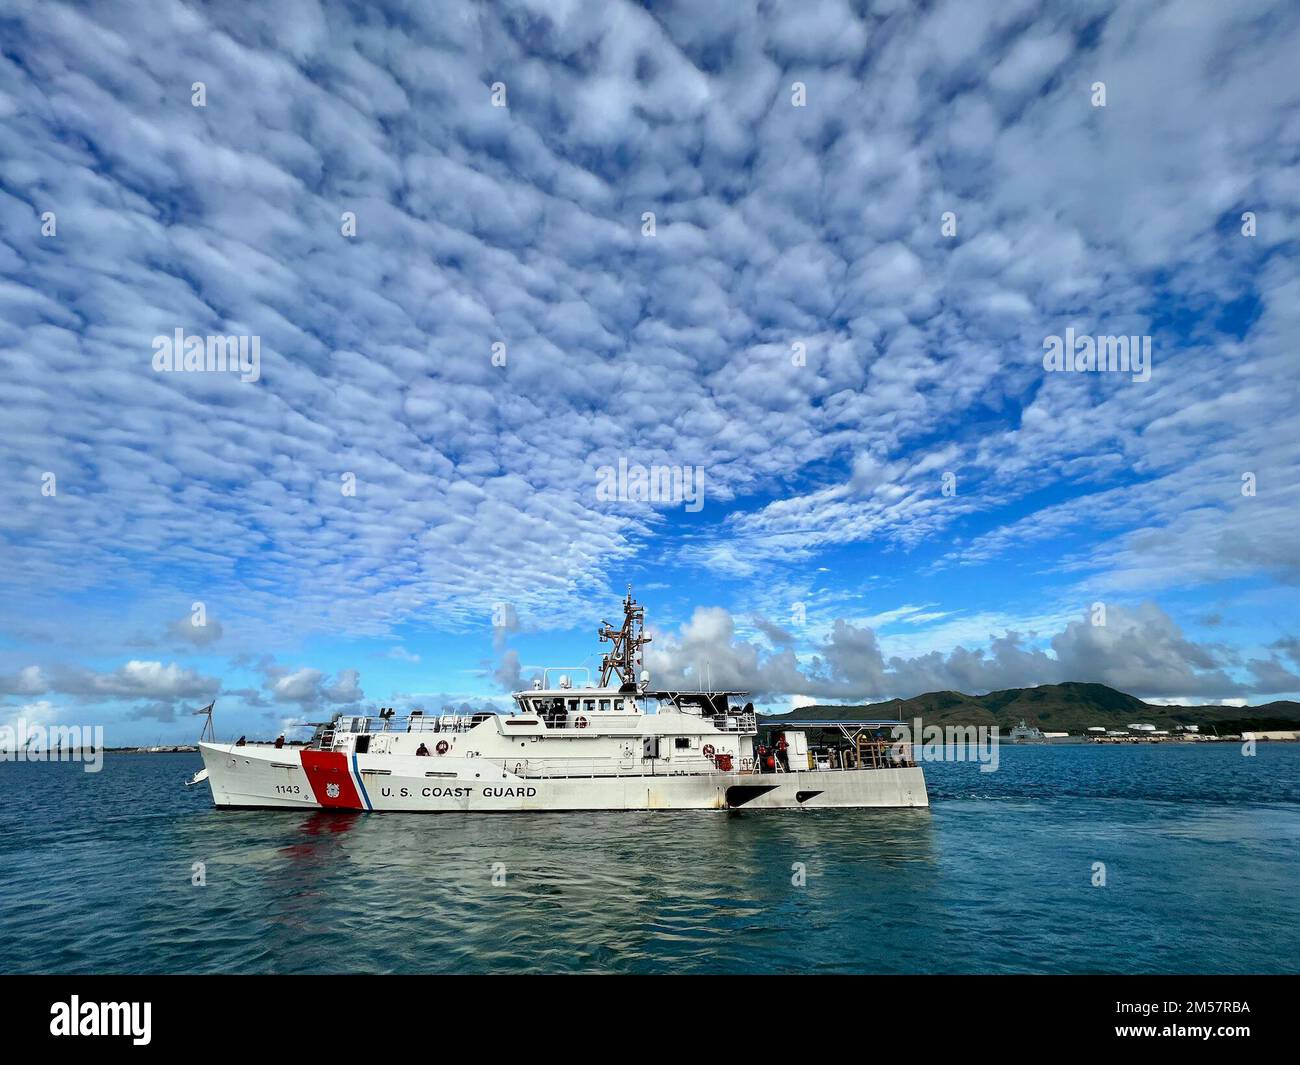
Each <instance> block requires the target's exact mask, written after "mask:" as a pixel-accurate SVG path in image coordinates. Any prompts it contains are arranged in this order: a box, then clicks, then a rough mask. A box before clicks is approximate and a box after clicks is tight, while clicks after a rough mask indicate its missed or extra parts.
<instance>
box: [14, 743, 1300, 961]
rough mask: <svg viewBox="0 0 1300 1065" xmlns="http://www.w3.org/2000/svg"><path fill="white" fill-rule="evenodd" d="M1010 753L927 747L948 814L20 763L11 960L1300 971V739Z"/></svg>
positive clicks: (131, 760)
mask: <svg viewBox="0 0 1300 1065" xmlns="http://www.w3.org/2000/svg"><path fill="white" fill-rule="evenodd" d="M1000 753H1001V766H1000V768H999V769H998V771H997V772H995V773H981V772H979V770H978V767H977V766H976V765H974V764H971V763H966V764H951V763H945V764H929V765H927V766H926V776H927V780H928V783H929V787H930V794H931V800H932V803H933V806H932V808H931V809H930V810H928V811H926V810H921V811H918V810H867V811H822V812H814V811H807V810H805V811H790V812H779V813H764V814H757V813H751V814H744V815H734V814H733V815H728V814H718V813H685V812H683V813H666V812H656V813H618V814H613V813H611V814H538V815H531V814H529V815H456V814H448V815H440V816H430V815H397V814H383V815H373V814H372V815H364V814H325V813H302V812H295V811H286V812H278V811H271V812H266V811H255V812H254V811H250V812H228V811H216V810H213V809H212V808H211V805H210V801H211V800H210V795H209V793H208V791H207V789H206V788H190V789H186V788H185V787H183V781H184V780H185V779H186V778H187V777H188V776H189V775H191V774H192V773H193V772H194V771H195V770H196V769H197V768H199V762H198V757H197V755H107V756H106V758H105V764H104V770H103V772H101V773H98V774H86V773H83V772H82V771H81V769H80V767H79V766H77V765H73V764H53V765H45V764H23V763H17V764H16V763H3V764H0V803H3V809H4V812H5V831H4V833H3V836H0V970H2V971H4V972H23V973H25V972H275V973H330V972H341V971H363V972H399V973H404V972H534V971H554V970H564V971H589V970H599V971H609V972H747V971H756V972H860V971H868V972H899V973H912V972H920V973H924V972H1043V973H1052V972H1297V971H1300V920H1298V919H1297V916H1296V912H1295V891H1296V885H1297V883H1300V847H1297V844H1298V843H1300V746H1297V745H1295V744H1286V745H1284V744H1274V745H1269V744H1260V746H1259V748H1258V753H1257V755H1256V756H1255V757H1253V758H1248V757H1243V756H1242V754H1241V749H1240V747H1239V746H1237V745H1232V744H1222V745H1198V746H1186V747H1172V746H1166V747H1123V746H1116V747H1097V746H1078V747H1069V746H1066V747H1032V746H1030V747H1014V748H1003V749H1002V750H1001V752H1000ZM195 862H203V863H205V866H206V880H207V886H206V887H196V886H193V885H192V884H191V877H192V866H193V863H195ZM1095 862H1103V863H1105V867H1106V880H1107V884H1106V886H1105V887H1094V886H1093V885H1092V880H1093V876H1094V871H1093V864H1094V863H1095ZM796 863H800V864H802V865H803V866H804V868H805V869H806V885H805V886H802V887H798V886H795V885H794V884H793V883H792V878H794V877H795V876H796V872H797V870H796V869H795V868H794V867H795V866H796ZM494 869H495V870H496V871H497V872H498V874H499V873H500V871H501V870H502V869H504V876H505V883H504V885H494V883H493V873H494ZM498 878H499V876H498Z"/></svg>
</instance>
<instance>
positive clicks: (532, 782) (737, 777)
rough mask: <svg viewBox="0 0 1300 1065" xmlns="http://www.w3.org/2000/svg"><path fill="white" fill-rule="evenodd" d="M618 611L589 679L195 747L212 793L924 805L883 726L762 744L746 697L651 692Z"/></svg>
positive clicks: (367, 804)
mask: <svg viewBox="0 0 1300 1065" xmlns="http://www.w3.org/2000/svg"><path fill="white" fill-rule="evenodd" d="M623 611H624V620H623V624H622V626H621V627H620V628H618V629H615V628H614V627H613V626H611V625H609V624H608V623H604V624H602V626H601V628H600V630H599V635H600V638H601V639H602V640H603V641H606V642H609V643H611V644H612V645H613V646H612V649H611V650H610V651H609V652H608V653H607V654H606V655H605V656H604V658H603V660H602V663H601V670H600V673H601V675H600V677H599V678H598V680H597V681H596V682H595V683H593V682H592V680H591V678H590V677H589V676H587V675H586V673H587V671H586V669H585V668H583V667H566V668H548V669H544V670H542V671H541V675H540V676H539V677H538V678H537V679H536V680H535V681H534V684H533V687H532V688H530V689H526V690H524V691H519V692H515V693H514V695H513V702H514V709H513V712H511V713H508V714H497V713H491V712H483V713H475V714H439V715H432V714H424V713H422V712H421V711H418V710H413V711H411V712H410V713H409V714H408V715H407V716H406V717H398V716H397V715H396V713H395V712H394V711H392V710H388V709H384V710H381V711H380V713H379V714H378V715H376V716H342V715H339V716H336V717H335V718H334V719H332V720H331V721H329V722H325V723H322V724H319V725H317V726H316V731H315V734H314V735H313V736H312V739H311V741H310V743H308V744H307V745H306V746H286V745H284V744H283V742H282V741H277V743H276V744H246V743H239V744H218V743H215V742H204V743H201V744H200V751H201V752H202V755H203V761H204V765H205V769H206V773H207V780H208V781H209V783H210V784H211V787H212V796H213V801H214V802H215V803H216V805H217V806H223V807H286V808H298V809H303V808H307V809H313V808H327V809H340V810H374V811H381V810H383V811H411V812H431V811H453V810H458V811H480V810H481V811H527V810H648V809H737V808H744V809H764V808H768V809H770V808H800V807H809V808H815V807H865V806H928V805H929V799H928V797H927V794H926V788H925V779H924V776H923V774H922V771H921V769H920V767H919V766H917V765H916V764H915V763H914V762H913V761H912V757H911V749H910V747H909V746H908V745H906V744H903V743H894V742H888V741H887V740H885V739H883V738H878V737H879V736H880V735H881V729H883V728H886V727H888V726H889V725H890V724H891V723H889V722H855V723H854V727H853V735H852V736H851V737H850V739H851V740H852V742H851V743H847V744H845V745H842V746H840V747H838V748H835V749H815V748H810V746H809V744H808V739H807V735H806V734H805V733H804V732H802V731H798V730H795V729H780V728H779V727H777V728H768V729H767V732H768V733H770V735H769V736H767V737H765V738H763V739H762V740H760V726H759V721H758V718H757V715H756V714H755V711H754V706H753V703H752V702H750V701H749V700H748V698H747V693H745V692H741V691H711V690H702V691H701V690H696V691H687V690H678V689H665V688H653V687H651V685H650V678H649V675H648V674H647V673H646V672H645V671H644V669H643V668H642V665H643V663H642V648H643V646H644V645H645V643H647V642H649V637H648V636H646V635H645V634H644V632H643V624H644V611H643V608H642V607H641V606H640V605H639V604H638V603H637V602H636V601H635V600H634V599H633V598H632V596H631V593H630V592H629V594H628V596H627V598H626V599H625V600H624V602H623ZM579 680H581V683H579V682H578V681H579ZM846 735H847V733H846Z"/></svg>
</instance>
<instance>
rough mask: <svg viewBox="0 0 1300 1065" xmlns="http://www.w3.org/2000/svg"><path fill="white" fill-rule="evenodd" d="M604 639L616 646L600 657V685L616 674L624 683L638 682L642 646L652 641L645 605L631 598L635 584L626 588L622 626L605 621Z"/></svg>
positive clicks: (600, 634)
mask: <svg viewBox="0 0 1300 1065" xmlns="http://www.w3.org/2000/svg"><path fill="white" fill-rule="evenodd" d="M597 635H599V636H600V642H601V643H613V645H614V647H613V649H612V650H610V651H609V652H608V653H607V654H605V655H603V656H602V657H601V659H600V686H601V687H602V688H606V687H608V686H609V681H610V678H611V677H612V676H614V675H615V674H617V675H618V678H619V680H620V681H622V683H624V684H635V683H636V679H637V674H638V673H639V672H640V671H641V665H642V658H641V648H642V647H644V646H645V645H646V644H648V643H649V642H650V637H649V636H647V635H646V634H645V607H643V606H642V605H641V604H640V603H638V602H637V601H636V600H635V599H633V598H632V586H631V585H630V584H629V585H628V588H627V598H625V599H624V600H623V627H622V628H621V629H616V628H614V626H613V625H611V624H610V623H609V622H608V621H605V622H602V623H601V626H600V631H599V632H598V634H597Z"/></svg>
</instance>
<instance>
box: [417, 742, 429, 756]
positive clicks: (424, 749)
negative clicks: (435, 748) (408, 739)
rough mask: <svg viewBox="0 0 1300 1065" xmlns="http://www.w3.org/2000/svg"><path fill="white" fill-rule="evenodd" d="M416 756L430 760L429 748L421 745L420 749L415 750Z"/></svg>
mask: <svg viewBox="0 0 1300 1065" xmlns="http://www.w3.org/2000/svg"><path fill="white" fill-rule="evenodd" d="M415 754H416V756H417V757H419V758H428V757H429V748H428V747H426V746H425V745H424V744H423V743H422V744H420V746H419V747H417V748H416V749H415Z"/></svg>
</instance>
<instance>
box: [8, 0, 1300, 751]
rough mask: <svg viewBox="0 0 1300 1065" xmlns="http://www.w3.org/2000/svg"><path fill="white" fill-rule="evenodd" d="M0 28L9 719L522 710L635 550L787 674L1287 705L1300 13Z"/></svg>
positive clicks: (670, 606)
mask: <svg viewBox="0 0 1300 1065" xmlns="http://www.w3.org/2000/svg"><path fill="white" fill-rule="evenodd" d="M0 24H2V25H3V39H4V42H5V43H4V48H3V54H2V55H0V303H2V304H3V314H2V315H0V373H2V375H3V376H2V378H0V379H2V380H3V382H4V385H5V388H4V396H5V400H6V402H5V409H4V417H3V419H0V470H3V471H4V484H5V487H6V500H5V502H6V505H5V506H4V507H3V508H0V551H2V552H3V562H4V565H3V567H0V601H2V602H3V610H2V611H0V718H2V719H3V720H4V721H14V720H16V719H17V718H19V717H22V718H26V719H28V720H30V721H42V722H56V721H57V722H65V723H69V724H72V723H83V724H85V723H103V724H105V725H106V727H107V735H108V742H110V743H115V742H116V743H132V742H142V741H149V740H154V739H158V738H166V739H171V740H180V739H187V738H191V737H192V735H193V734H194V732H195V728H194V724H195V722H194V719H193V718H191V717H189V716H187V713H186V711H187V710H189V709H190V708H193V707H195V706H200V705H203V704H204V703H206V702H208V701H210V700H211V699H213V698H216V699H217V700H218V721H219V724H220V725H221V727H222V729H223V731H226V732H230V731H235V732H246V733H248V734H250V735H273V734H275V733H276V732H278V731H279V730H280V729H281V728H284V727H286V726H288V725H290V724H292V723H294V722H301V721H304V720H317V719H320V718H321V717H325V716H328V715H329V714H330V713H332V712H334V711H336V710H348V709H354V708H358V707H368V708H373V707H378V706H388V705H394V706H399V707H403V708H406V707H413V706H422V707H424V708H426V709H431V710H437V709H440V708H442V707H446V706H455V707H460V706H463V705H466V704H469V705H472V706H480V705H487V704H491V705H496V706H504V705H505V702H504V701H503V699H502V693H503V691H505V690H506V689H508V688H509V687H510V686H511V685H512V684H515V683H520V682H522V681H523V680H526V678H527V677H528V676H529V675H530V670H531V669H532V668H533V667H536V666H539V665H549V664H564V665H569V664H587V665H594V664H595V662H596V652H598V650H599V646H598V644H597V643H596V641H595V629H596V626H597V624H598V623H599V621H600V619H601V618H611V619H615V618H616V617H617V611H618V600H619V599H620V597H621V596H622V594H623V591H624V589H625V587H626V585H627V584H628V583H629V582H631V583H632V584H633V585H634V586H635V588H636V590H637V593H638V595H639V597H640V598H641V599H642V600H643V601H644V602H645V603H646V604H647V607H648V618H649V623H650V626H651V628H652V630H653V633H654V643H653V644H652V647H651V652H650V655H649V660H648V664H649V666H650V668H651V671H652V673H653V675H654V677H655V679H656V680H657V681H663V682H670V681H671V682H673V683H682V684H693V683H698V681H699V678H700V674H701V671H707V673H708V675H709V676H710V678H711V680H712V682H713V683H714V684H715V685H719V686H720V685H723V684H726V685H732V686H736V687H744V688H751V689H753V690H755V691H757V692H759V693H760V695H761V697H762V698H763V700H764V701H765V702H767V703H768V705H770V706H773V707H778V708H780V707H789V706H792V705H801V704H803V703H806V702H808V701H810V700H821V701H841V700H864V699H872V700H874V699H882V698H888V697H892V696H908V695H914V694H918V693H920V692H924V691H930V690H936V689H944V688H955V689H960V690H963V691H968V692H973V691H988V690H991V689H996V688H1001V687H1009V686H1016V685H1026V684H1037V683H1046V682H1052V681H1059V680H1084V681H1099V682H1104V683H1108V684H1112V685H1114V686H1116V687H1118V688H1122V689H1124V690H1126V691H1130V692H1133V693H1134V694H1137V695H1140V696H1143V697H1146V698H1151V699H1154V700H1170V701H1184V702H1188V701H1190V702H1202V701H1205V702H1210V701H1236V702H1241V701H1245V702H1250V703H1261V702H1267V701H1269V700H1272V699H1276V698H1287V697H1292V698H1294V697H1296V696H1297V693H1300V676H1298V675H1297V673H1298V672H1300V660H1298V659H1297V654H1298V653H1300V640H1298V637H1300V602H1298V600H1297V595H1296V579H1297V574H1298V572H1300V549H1298V544H1300V539H1298V538H1297V536H1296V532H1295V526H1296V517H1295V516H1296V515H1297V514H1300V483H1298V478H1297V469H1298V468H1300V462H1298V460H1300V420H1298V419H1297V418H1296V416H1295V412H1296V409H1297V399H1298V398H1300V385H1297V380H1296V367H1297V350H1298V348H1297V340H1298V339H1300V279H1298V278H1297V270H1296V261H1297V259H1296V253H1297V237H1298V228H1297V227H1298V220H1300V214H1298V211H1297V208H1298V207H1300V164H1298V163H1297V156H1296V151H1295V145H1296V143H1297V142H1298V140H1300V106H1297V105H1298V104H1300V79H1297V78H1296V76H1295V69H1294V67H1295V55H1296V54H1297V50H1298V47H1300V11H1298V10H1297V9H1296V8H1295V7H1294V5H1286V4H1280V3H1251V2H1243V3H1234V4H1231V5H1227V4H1220V3H1196V2H1187V3H1172V4H1159V3H1143V4H1126V5H1120V6H1116V5H1113V4H1111V3H1103V2H1094V0H1084V2H1080V3H1071V4H1041V3H1027V2H1010V3H996V4H993V3H990V4H983V3H974V2H968V0H961V2H952V3H932V4H926V5H923V6H919V5H910V4H903V3H892V2H859V3H800V4H772V3H764V4H761V5H753V4H746V3H728V4H717V5H712V4H686V3H676V4H655V5H651V6H649V7H641V6H638V5H632V4H623V3H604V2H602V3H592V4H587V3H563V2H549V3H545V4H542V3H510V4H492V5H481V6H478V5H456V6H451V5H447V6H444V5H437V6H434V5H421V4H410V5H392V6H387V7H385V6H380V7H367V8H366V9H364V10H362V9H361V8H356V7H351V6H341V5H332V4H327V5H319V4H316V3H312V2H288V3H276V4H274V5H265V6H263V7H261V8H245V7H236V6H234V5H218V6H213V7H207V6H200V5H185V4H179V3H167V2H155V3H149V4H144V3H99V4H94V5H85V6H79V5H63V4H58V3H48V2H42V3H40V4H35V3H33V4H25V3H21V2H13V3H10V4H8V5H6V11H5V14H4V15H3V17H2V18H0ZM196 83H202V95H201V106H196V100H199V99H200V98H199V97H196V95H195V93H196V92H197V91H198V90H197V89H196ZM1098 83H1100V84H1101V85H1103V86H1104V94H1105V100H1104V106H1099V99H1100V98H1099V95H1098V89H1097V86H1098ZM498 105H501V106H498ZM647 214H652V215H653V216H654V217H653V222H654V224H653V228H652V229H651V228H650V227H648V225H647V218H646V216H647ZM1247 217H1248V218H1249V222H1248V221H1247V220H1246V219H1247ZM349 218H352V219H355V232H354V233H347V234H345V232H344V231H345V229H348V228H349V225H348V219H349ZM945 219H947V220H948V224H947V225H945ZM954 227H955V231H954ZM1248 231H1249V232H1248ZM177 329H180V330H182V331H183V332H184V334H187V335H196V336H200V337H204V336H209V335H221V336H236V335H238V336H246V337H256V338H257V339H258V343H259V351H260V367H259V374H258V379H257V380H256V381H241V380H240V379H239V376H238V375H235V374H231V373H222V372H215V371H214V372H158V371H157V370H156V369H155V366H154V361H153V360H154V353H155V348H154V340H155V338H156V337H159V336H164V337H165V336H171V335H172V334H173V333H174V332H175V330H177ZM1067 329H1073V330H1074V331H1075V333H1076V334H1080V335H1084V334H1086V335H1089V336H1121V335H1122V336H1142V337H1149V338H1150V343H1151V350H1152V358H1151V365H1150V376H1149V380H1144V381H1143V380H1135V379H1134V375H1133V374H1131V373H1053V372H1047V370H1046V369H1045V367H1044V363H1043V356H1044V344H1045V341H1046V340H1047V338H1049V337H1053V336H1064V335H1065V332H1066V330H1067ZM494 345H504V347H502V348H494ZM494 351H496V352H497V353H498V354H499V355H500V354H503V355H504V358H499V357H498V358H496V359H494V357H493V356H494ZM620 459H622V460H625V461H626V462H628V463H629V464H641V465H644V466H651V465H655V464H658V465H665V466H672V467H677V468H686V469H689V471H691V474H692V476H694V475H695V471H697V470H698V471H699V473H698V476H700V477H701V478H702V482H701V483H702V485H703V505H702V506H701V507H700V508H699V509H691V508H689V507H688V506H687V505H685V503H684V501H683V500H681V499H669V500H662V501H657V502H647V501H642V500H638V499H622V500H620V499H612V500H611V499H609V498H605V497H602V496H601V494H600V493H599V492H598V484H599V481H600V473H599V471H600V469H601V467H605V466H617V464H618V463H619V461H620ZM51 475H52V476H51ZM1246 480H1249V481H1250V483H1251V484H1252V485H1253V488H1254V491H1253V493H1247V492H1244V491H1243V484H1245V483H1246ZM945 485H947V487H948V490H947V491H945ZM348 486H354V487H355V491H354V492H348V491H346V490H345V489H346V488H347V487H348ZM196 604H201V609H196ZM1097 604H1101V605H1103V606H1104V624H1096V623H1095V622H1096V621H1097V620H1098V618H1099V616H1100V615H1099V614H1098V612H1097V610H1096V605H1097ZM199 614H201V615H202V618H201V620H203V622H204V624H202V625H195V624H194V623H193V622H194V619H195V617H196V616H198V615H199Z"/></svg>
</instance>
